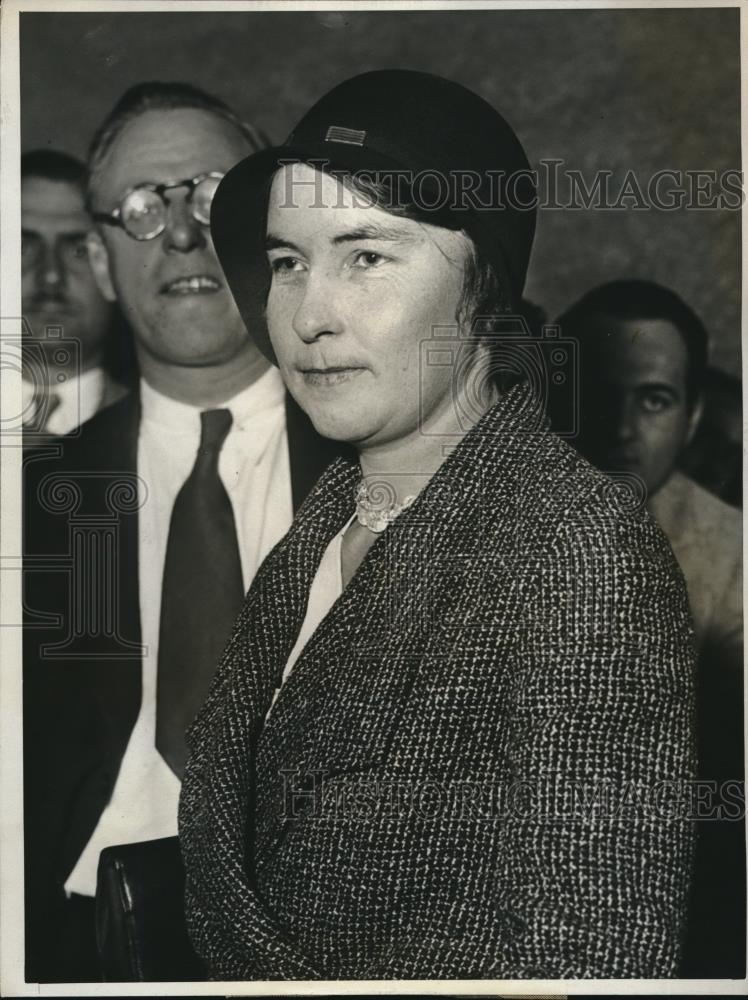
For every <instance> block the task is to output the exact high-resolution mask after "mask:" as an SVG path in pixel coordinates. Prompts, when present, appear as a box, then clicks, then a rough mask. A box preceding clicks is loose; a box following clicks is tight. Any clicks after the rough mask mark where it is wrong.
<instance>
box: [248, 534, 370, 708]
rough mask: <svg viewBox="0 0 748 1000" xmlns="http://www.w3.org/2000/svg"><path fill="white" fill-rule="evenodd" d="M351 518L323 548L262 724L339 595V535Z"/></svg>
mask: <svg viewBox="0 0 748 1000" xmlns="http://www.w3.org/2000/svg"><path fill="white" fill-rule="evenodd" d="M355 516H356V515H355V514H354V515H353V516H352V517H351V518H350V520H349V521H347V522H346V523H345V524H344V525H343V527H342V528H341V530H340V531H339V532H338V533H337V535H336V536H335V537H334V538H333V540H332V541H331V542H330V544H329V545H328V546H327V548H326V549H325V553H324V555H323V556H322V559H321V561H320V564H319V566H318V567H317V572H316V573H315V576H314V579H313V580H312V586H311V587H310V589H309V600H308V601H307V606H306V615H305V616H304V621H303V622H302V625H301V629H300V631H299V635H298V638H297V639H296V644H295V645H294V647H293V649H292V650H291V652H290V653H289V656H288V660H287V662H286V666H285V668H284V670H283V676H282V677H281V682H280V684H279V686H278V687H277V688H276V689H275V694H274V695H273V701H272V704H271V705H270V708H269V709H268V713H267V715H266V716H265V720H266V721H267V718H268V716H269V715H270V713H271V712H272V711H273V705H275V699H276V698H277V697H278V695H279V694H280V689H281V687H283V685H284V684H285V682H286V681H287V680H288V677H289V675H290V673H291V671H292V670H293V666H294V664H295V663H296V661H297V660H298V658H299V657H300V656H301V653H302V651H303V649H304V647H305V646H306V644H307V642H309V640H310V639H311V637H312V636H313V635H314V633H315V631H316V630H317V626H318V625H319V624H320V623H321V621H322V619H323V618H324V617H325V615H326V614H327V612H328V611H329V610H330V608H331V607H332V606H333V604H334V603H335V602H336V601H337V599H338V598H339V597H340V595H341V594H342V593H343V535H344V534H345V533H346V531H347V530H348V527H349V525H350V524H351V523H352V522H353V520H354V519H355Z"/></svg>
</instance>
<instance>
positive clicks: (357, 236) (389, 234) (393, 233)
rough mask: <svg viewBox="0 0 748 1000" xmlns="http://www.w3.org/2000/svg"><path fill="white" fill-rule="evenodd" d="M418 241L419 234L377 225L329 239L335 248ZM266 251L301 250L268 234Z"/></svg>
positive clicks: (298, 251)
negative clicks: (362, 243)
mask: <svg viewBox="0 0 748 1000" xmlns="http://www.w3.org/2000/svg"><path fill="white" fill-rule="evenodd" d="M418 239H419V234H417V233H411V232H410V231H409V230H407V229H403V228H401V227H398V226H383V225H379V224H378V223H368V224H366V225H363V226H356V228H355V229H349V230H346V231H345V232H342V233H338V234H337V235H336V236H333V237H331V239H330V242H331V243H332V244H333V245H334V246H337V245H339V244H341V243H353V242H355V241H357V240H386V241H388V242H390V243H415V242H417V241H418ZM265 249H266V250H280V249H284V250H293V251H294V252H295V253H301V250H300V248H299V247H298V246H296V244H295V243H293V242H292V241H291V240H288V239H284V238H283V237H281V236H276V235H275V234H274V233H268V234H267V236H266V237H265Z"/></svg>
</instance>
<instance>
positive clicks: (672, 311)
mask: <svg viewBox="0 0 748 1000" xmlns="http://www.w3.org/2000/svg"><path fill="white" fill-rule="evenodd" d="M595 316H598V317H599V316H611V317H613V318H614V319H622V320H637V319H659V320H667V321H668V322H670V323H672V324H673V326H674V327H675V328H676V330H677V331H678V333H680V335H681V337H682V338H683V343H684V344H685V346H686V352H687V354H688V369H687V372H686V402H687V405H688V407H689V409H692V408H693V406H694V405H695V403H696V400H697V399H698V397H699V394H700V393H701V391H702V388H703V385H704V378H705V376H706V369H707V358H708V353H709V334H708V333H707V329H706V327H705V326H704V324H703V323H702V321H701V319H700V318H699V317H698V316H697V315H696V313H695V312H694V311H693V309H691V307H690V306H688V305H686V303H685V302H684V301H683V299H681V298H680V296H678V295H676V294H675V292H672V291H670V289H669V288H663V286H662V285H657V284H655V282H654V281H642V280H628V281H609V282H607V283H606V284H604V285H598V287H597V288H593V289H592V291H589V292H587V294H586V295H584V296H583V297H582V298H581V299H580V300H579V301H578V302H576V303H575V304H574V305H573V306H571V307H570V308H569V309H567V311H566V312H565V313H563V314H562V315H561V316H559V318H558V321H557V322H558V324H559V325H560V327H561V330H562V333H563V334H564V335H565V336H571V337H577V338H578V339H579V341H580V343H582V344H583V343H584V341H585V340H588V341H589V340H590V339H591V337H592V336H593V331H592V330H591V329H590V325H589V323H588V321H589V320H590V319H591V318H592V317H595Z"/></svg>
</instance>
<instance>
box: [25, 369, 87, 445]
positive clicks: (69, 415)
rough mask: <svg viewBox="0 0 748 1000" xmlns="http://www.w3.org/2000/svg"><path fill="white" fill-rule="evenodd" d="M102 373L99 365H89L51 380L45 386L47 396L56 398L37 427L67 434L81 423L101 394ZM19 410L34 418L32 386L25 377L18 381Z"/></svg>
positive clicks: (33, 389)
mask: <svg viewBox="0 0 748 1000" xmlns="http://www.w3.org/2000/svg"><path fill="white" fill-rule="evenodd" d="M105 384H106V376H105V374H104V370H103V368H89V369H88V371H85V372H82V373H81V374H80V375H78V376H76V377H72V378H66V379H65V380H64V382H59V383H54V384H53V385H51V386H50V387H49V394H50V396H55V397H56V398H57V400H58V402H57V404H56V405H55V406H54V408H52V407H50V409H51V413H50V416H49V419H48V420H47V421H46V422H44V424H43V426H42V427H41V428H40V430H44V431H46V432H47V433H49V434H68V433H69V432H70V431H74V430H75V428H76V427H79V426H80V425H81V424H84V423H85V422H86V421H87V420H90V419H91V417H92V416H93V415H94V413H96V411H97V410H98V408H99V405H100V403H101V400H102V398H103V396H104V388H105ZM21 386H22V387H21V392H22V400H23V410H24V413H27V412H28V413H29V415H30V419H31V420H32V421H33V420H34V419H35V413H34V410H35V405H34V404H35V395H36V390H35V387H34V385H33V384H32V383H31V382H27V381H26V379H23V380H22V384H21Z"/></svg>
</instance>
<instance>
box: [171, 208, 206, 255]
mask: <svg viewBox="0 0 748 1000" xmlns="http://www.w3.org/2000/svg"><path fill="white" fill-rule="evenodd" d="M162 239H163V247H164V250H166V251H171V252H176V253H189V252H190V250H195V249H198V248H202V247H204V246H206V245H207V239H206V233H205V229H204V227H203V226H202V224H201V223H199V222H198V221H197V219H196V218H195V216H194V215H193V214H192V210H191V208H190V205H189V203H188V202H187V200H186V199H185V198H174V199H173V200H172V201H171V202H170V203H169V206H168V208H167V210H166V228H165V229H164V233H163V238H162Z"/></svg>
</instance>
